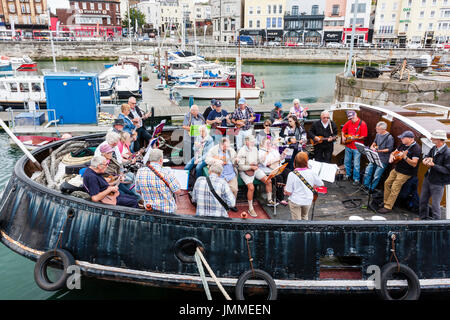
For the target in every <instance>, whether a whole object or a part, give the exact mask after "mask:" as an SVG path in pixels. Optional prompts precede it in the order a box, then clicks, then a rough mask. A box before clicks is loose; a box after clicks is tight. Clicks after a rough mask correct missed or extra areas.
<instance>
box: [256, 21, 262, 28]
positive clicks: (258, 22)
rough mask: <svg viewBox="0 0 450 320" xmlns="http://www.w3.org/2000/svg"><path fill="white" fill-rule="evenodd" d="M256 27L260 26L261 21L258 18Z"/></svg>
mask: <svg viewBox="0 0 450 320" xmlns="http://www.w3.org/2000/svg"><path fill="white" fill-rule="evenodd" d="M256 28H258V29H259V28H261V21H259V20H256Z"/></svg>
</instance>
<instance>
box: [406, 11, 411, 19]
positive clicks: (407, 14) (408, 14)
mask: <svg viewBox="0 0 450 320" xmlns="http://www.w3.org/2000/svg"><path fill="white" fill-rule="evenodd" d="M410 16H411V12H409V11H408V12H406V19H409V17H410Z"/></svg>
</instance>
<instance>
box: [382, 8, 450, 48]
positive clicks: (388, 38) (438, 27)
mask: <svg viewBox="0 0 450 320" xmlns="http://www.w3.org/2000/svg"><path fill="white" fill-rule="evenodd" d="M375 24H376V26H375V32H376V34H375V39H376V41H377V43H379V44H382V43H385V42H391V43H393V44H398V45H399V46H400V47H405V46H406V45H409V44H413V45H419V46H422V47H429V46H431V45H433V44H434V43H448V42H449V41H450V1H449V0H389V1H387V0H380V1H378V3H377V16H376V20H375Z"/></svg>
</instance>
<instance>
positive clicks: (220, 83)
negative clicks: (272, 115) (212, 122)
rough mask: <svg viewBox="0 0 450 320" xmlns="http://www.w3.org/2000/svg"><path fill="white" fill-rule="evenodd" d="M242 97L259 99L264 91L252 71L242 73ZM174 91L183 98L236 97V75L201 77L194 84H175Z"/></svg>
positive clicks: (223, 98) (222, 98) (226, 98)
mask: <svg viewBox="0 0 450 320" xmlns="http://www.w3.org/2000/svg"><path fill="white" fill-rule="evenodd" d="M240 82H241V86H240V90H239V93H240V97H244V98H246V99H258V98H259V97H260V96H261V94H262V93H263V92H264V91H263V89H261V88H259V87H257V86H256V84H255V76H254V75H253V74H251V73H242V74H241V81H240ZM173 89H174V91H175V92H176V93H177V94H179V95H180V96H181V97H183V98H189V97H191V96H192V97H193V98H195V99H213V98H214V99H221V100H231V99H235V98H236V91H237V90H236V75H234V74H229V75H228V76H227V77H224V78H220V79H201V80H199V81H197V83H196V84H194V85H188V84H186V85H174V86H173Z"/></svg>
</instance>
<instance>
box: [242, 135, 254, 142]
mask: <svg viewBox="0 0 450 320" xmlns="http://www.w3.org/2000/svg"><path fill="white" fill-rule="evenodd" d="M244 141H250V142H253V141H255V137H254V136H253V135H248V136H245V138H244Z"/></svg>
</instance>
